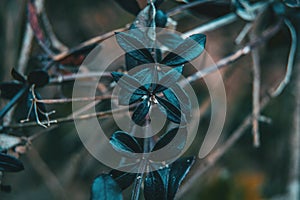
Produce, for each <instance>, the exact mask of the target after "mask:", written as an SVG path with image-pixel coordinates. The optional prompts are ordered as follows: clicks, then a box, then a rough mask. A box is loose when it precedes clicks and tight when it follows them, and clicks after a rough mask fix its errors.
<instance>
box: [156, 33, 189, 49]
mask: <svg viewBox="0 0 300 200" xmlns="http://www.w3.org/2000/svg"><path fill="white" fill-rule="evenodd" d="M157 40H158V41H159V42H160V43H161V44H162V45H164V46H166V47H168V48H169V49H175V48H176V47H178V45H179V44H181V43H182V42H183V41H184V39H183V38H182V37H180V35H178V34H176V33H169V32H166V33H162V34H159V35H158V36H157Z"/></svg>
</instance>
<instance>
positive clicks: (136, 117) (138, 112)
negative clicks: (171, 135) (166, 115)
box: [131, 98, 151, 126]
mask: <svg viewBox="0 0 300 200" xmlns="http://www.w3.org/2000/svg"><path fill="white" fill-rule="evenodd" d="M150 106H151V105H150V102H149V98H146V99H145V100H143V101H142V102H141V103H140V104H139V105H138V106H137V107H136V109H135V110H134V111H133V114H132V117H131V118H132V120H133V121H134V123H136V124H137V125H140V126H144V125H145V122H146V116H147V114H148V112H149V109H150Z"/></svg>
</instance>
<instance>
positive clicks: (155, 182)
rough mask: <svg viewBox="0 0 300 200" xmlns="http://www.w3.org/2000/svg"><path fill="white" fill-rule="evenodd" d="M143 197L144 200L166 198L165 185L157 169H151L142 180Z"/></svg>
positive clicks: (161, 199)
mask: <svg viewBox="0 0 300 200" xmlns="http://www.w3.org/2000/svg"><path fill="white" fill-rule="evenodd" d="M144 197H145V199H146V200H158V199H159V200H166V199H167V195H166V187H165V185H164V181H163V179H162V176H160V174H159V173H158V171H151V172H149V173H148V174H147V176H146V178H145V181H144Z"/></svg>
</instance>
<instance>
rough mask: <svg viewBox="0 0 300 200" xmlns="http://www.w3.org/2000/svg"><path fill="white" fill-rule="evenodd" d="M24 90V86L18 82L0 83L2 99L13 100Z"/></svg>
mask: <svg viewBox="0 0 300 200" xmlns="http://www.w3.org/2000/svg"><path fill="white" fill-rule="evenodd" d="M22 88H23V85H22V84H20V83H18V82H16V81H12V82H4V83H0V90H1V97H2V98H5V99H12V98H13V97H14V96H15V95H16V94H17V93H18V92H19V91H20V90H21V89H22Z"/></svg>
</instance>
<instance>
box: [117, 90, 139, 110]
mask: <svg viewBox="0 0 300 200" xmlns="http://www.w3.org/2000/svg"><path fill="white" fill-rule="evenodd" d="M141 98H142V95H139V94H135V93H134V92H128V90H125V89H120V92H119V94H118V100H119V101H118V102H119V104H120V105H124V106H127V105H130V104H133V103H135V102H137V101H139V100H140V99H141Z"/></svg>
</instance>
